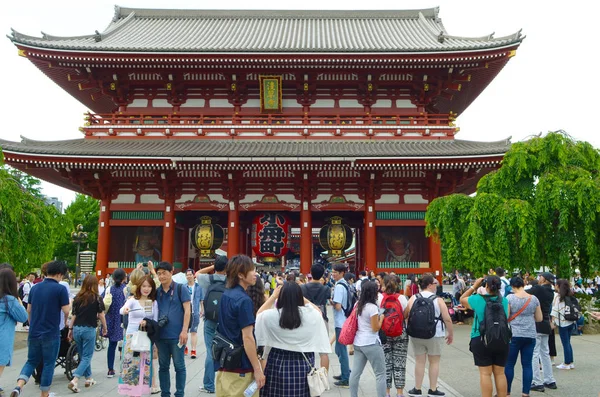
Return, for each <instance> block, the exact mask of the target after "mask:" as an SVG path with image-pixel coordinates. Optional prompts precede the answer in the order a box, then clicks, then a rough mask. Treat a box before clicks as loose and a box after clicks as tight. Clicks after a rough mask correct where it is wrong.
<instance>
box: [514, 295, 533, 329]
mask: <svg viewBox="0 0 600 397" xmlns="http://www.w3.org/2000/svg"><path fill="white" fill-rule="evenodd" d="M532 296H533V295H529V298H527V302H525V304H524V305H523V306H521V308H520V309H519V310H517V312H516V313H514V314H513V315H512V316H510V318H509V319H508V322H509V323H510V322H511V321H512V320H514V319H515V318H517V317H519V314H521V313H523V310H525V309H527V306H529V302H531V297H532Z"/></svg>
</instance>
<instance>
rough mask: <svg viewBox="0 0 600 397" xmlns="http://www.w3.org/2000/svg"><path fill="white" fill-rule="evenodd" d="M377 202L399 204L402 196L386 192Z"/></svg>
mask: <svg viewBox="0 0 600 397" xmlns="http://www.w3.org/2000/svg"><path fill="white" fill-rule="evenodd" d="M375 202H376V203H377V204H398V203H399V202H400V196H399V195H397V194H384V195H382V196H381V198H380V199H379V200H376V201H375Z"/></svg>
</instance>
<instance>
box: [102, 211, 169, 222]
mask: <svg viewBox="0 0 600 397" xmlns="http://www.w3.org/2000/svg"><path fill="white" fill-rule="evenodd" d="M110 219H115V220H123V221H159V220H163V219H164V212H163V211H112V212H111V213H110Z"/></svg>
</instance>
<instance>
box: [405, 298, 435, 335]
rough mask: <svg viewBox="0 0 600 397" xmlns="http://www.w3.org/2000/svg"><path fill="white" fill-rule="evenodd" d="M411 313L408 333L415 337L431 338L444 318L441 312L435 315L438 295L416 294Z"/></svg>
mask: <svg viewBox="0 0 600 397" xmlns="http://www.w3.org/2000/svg"><path fill="white" fill-rule="evenodd" d="M415 296H416V298H415V301H414V302H413V305H412V308H411V309H410V313H409V314H408V327H407V332H408V335H409V336H411V337H413V338H419V339H431V338H433V337H434V336H435V333H436V328H437V323H438V321H441V320H442V316H441V313H440V315H439V316H438V317H436V316H435V306H434V305H436V304H437V302H436V300H437V295H431V296H430V297H429V298H425V297H424V296H423V295H421V294H417V295H415Z"/></svg>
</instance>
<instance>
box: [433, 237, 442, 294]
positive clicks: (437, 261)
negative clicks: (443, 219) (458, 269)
mask: <svg viewBox="0 0 600 397" xmlns="http://www.w3.org/2000/svg"><path fill="white" fill-rule="evenodd" d="M429 266H430V267H431V271H432V272H433V275H434V276H435V278H437V280H438V281H439V282H440V285H441V282H442V276H443V275H444V272H443V271H442V246H441V244H440V243H436V242H435V241H433V237H429Z"/></svg>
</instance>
